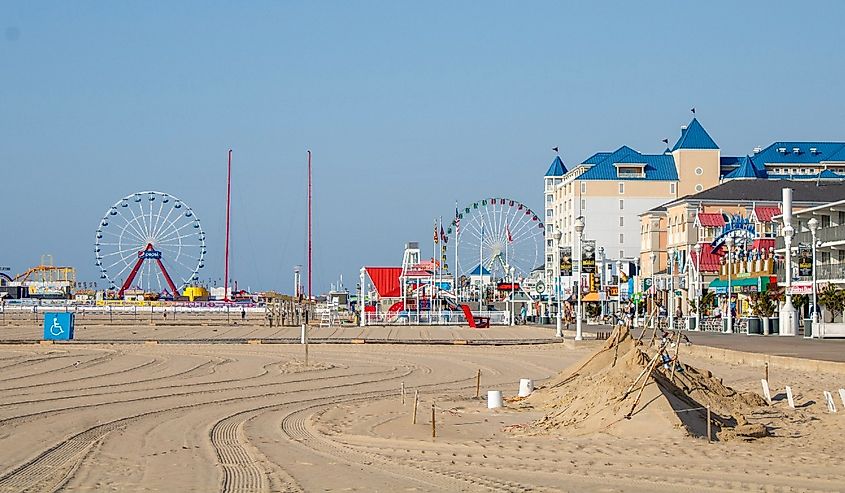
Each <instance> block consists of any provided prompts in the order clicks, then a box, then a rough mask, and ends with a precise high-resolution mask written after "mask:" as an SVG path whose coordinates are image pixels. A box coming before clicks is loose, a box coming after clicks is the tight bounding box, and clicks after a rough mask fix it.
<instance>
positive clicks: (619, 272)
mask: <svg viewBox="0 0 845 493" xmlns="http://www.w3.org/2000/svg"><path fill="white" fill-rule="evenodd" d="M616 311H618V312H621V311H622V261H621V260H617V261H616Z"/></svg>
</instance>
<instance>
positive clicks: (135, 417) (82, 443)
mask: <svg viewBox="0 0 845 493" xmlns="http://www.w3.org/2000/svg"><path fill="white" fill-rule="evenodd" d="M599 346H600V343H595V342H591V343H585V344H583V345H582V346H578V348H577V349H572V348H571V347H568V346H564V345H542V346H513V347H466V346H454V347H452V346H418V345H413V346H399V345H392V346H383V345H370V344H367V345H343V346H340V345H338V346H332V345H319V346H312V347H311V348H310V355H309V356H310V358H309V363H310V366H309V367H305V365H304V361H303V350H302V347H300V346H295V345H289V346H285V345H272V346H271V345H247V344H240V345H224V344H216V345H185V344H175V345H166V344H159V345H144V344H125V345H87V346H86V345H74V346H58V345H57V346H38V345H9V346H2V347H0V491H58V490H62V491H203V492H209V491H231V492H246V491H529V490H531V491H667V492H668V491H673V492H675V491H842V490H845V464H843V454H842V453H841V450H842V443H843V439H845V433H843V431H842V426H843V425H845V421H843V420H844V419H845V412H840V413H839V414H836V415H831V414H828V413H827V412H826V408H825V406H824V405H823V402H822V401H821V396H822V390H831V391H834V392H835V391H836V389H838V388H839V387H843V386H845V375H843V374H837V373H824V372H814V373H812V374H810V373H806V372H799V371H791V370H790V371H786V370H780V369H779V368H777V367H770V369H769V371H770V381H771V385H772V389H773V393H774V394H775V402H774V403H773V405H772V406H765V407H763V408H762V411H760V410H750V411H749V412H747V417H748V421H749V422H752V423H764V424H765V425H766V426H769V427H771V433H772V435H773V436H771V437H768V438H763V439H757V440H753V441H750V442H746V441H743V440H726V441H719V442H715V443H711V444H708V443H707V442H706V440H704V439H703V438H696V437H695V436H694V435H693V436H690V435H689V434H686V433H679V431H682V430H680V429H679V428H672V427H671V426H669V427H668V428H667V427H665V426H662V425H659V424H653V423H652V421H656V420H648V421H647V422H648V423H649V424H648V425H646V424H644V423H643V422H644V421H646V420H639V421H638V420H636V419H632V420H630V423H640V426H642V428H641V429H640V433H634V432H633V431H635V430H624V431H619V430H618V429H617V430H614V429H613V428H612V427H608V428H606V429H593V427H588V428H589V429H584V430H580V431H579V432H578V433H571V432H570V430H563V429H562V428H561V427H556V428H554V429H552V428H550V429H548V430H545V431H543V432H542V433H529V432H527V431H530V428H531V427H532V424H534V423H537V422H538V421H540V420H542V419H543V418H544V417H545V416H548V414H549V412H550V409H549V408H546V407H544V406H542V405H539V402H538V403H533V401H532V399H527V400H525V401H523V402H513V403H509V404H508V405H507V406H506V408H504V409H500V410H492V411H491V410H488V409H486V403H485V402H484V401H483V400H480V399H475V397H474V396H475V375H476V371H477V370H478V369H479V368H480V369H481V370H482V385H481V394H482V396H483V395H484V394H485V393H486V390H488V389H500V390H503V391H504V392H505V395H506V396H508V397H513V396H515V395H516V392H517V388H518V382H519V379H520V378H532V379H534V380H535V382H536V383H537V385H538V387H541V386H543V385H548V384H550V383H552V382H554V379H555V378H558V375H559V374H560V372H561V371H563V370H564V369H566V368H568V367H571V365H573V364H575V363H576V362H578V361H580V360H583V358H585V357H586V356H587V355H589V354H590V353H591V352H593V351H595V350H596V349H598V348H599ZM684 362H685V363H686V364H689V365H692V366H694V367H697V368H699V369H700V370H701V371H711V372H712V375H713V377H714V378H716V379H718V378H722V379H723V382H724V384H725V385H727V386H730V387H732V388H734V389H736V390H737V391H739V392H755V393H759V392H760V390H759V386H760V382H759V379H760V378H761V377H762V375H761V371H762V370H761V369H760V368H748V367H740V366H736V365H729V364H724V363H718V362H714V361H712V360H709V359H708V360H707V361H695V360H693V359H692V358H689V361H684ZM702 369H706V370H702ZM402 382H404V383H405V388H406V392H407V393H406V402H405V404H404V405H403V404H402V402H401V396H400V395H399V392H400V386H401V383H402ZM784 385H791V386H792V388H793V390H794V391H795V393H796V399H797V401H798V402H797V404H798V406H799V409H797V410H791V409H789V408H788V407H787V405H786V400H785V397H784V396H783V386H784ZM414 390H418V391H419V392H420V396H421V402H420V405H419V408H418V423H417V424H416V425H412V424H411V418H412V409H411V408H412V400H413V394H414ZM585 392H590V390H589V389H585ZM538 395H539V394H538ZM432 403H435V405H436V411H435V414H436V420H437V437H436V438H432V437H431V405H432ZM840 407H841V406H840ZM644 416H646V414H643V415H642V417H644ZM563 428H565V427H563ZM667 430H668V431H667Z"/></svg>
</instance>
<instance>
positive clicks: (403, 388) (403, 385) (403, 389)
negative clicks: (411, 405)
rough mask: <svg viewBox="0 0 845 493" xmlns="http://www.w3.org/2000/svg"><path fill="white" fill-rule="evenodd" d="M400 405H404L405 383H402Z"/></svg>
mask: <svg viewBox="0 0 845 493" xmlns="http://www.w3.org/2000/svg"><path fill="white" fill-rule="evenodd" d="M402 405H403V406H404V405H405V382H402Z"/></svg>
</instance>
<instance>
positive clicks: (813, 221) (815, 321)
mask: <svg viewBox="0 0 845 493" xmlns="http://www.w3.org/2000/svg"><path fill="white" fill-rule="evenodd" d="M807 225H808V226H809V227H810V235H811V236H812V238H813V247H812V248H813V314H812V315H811V316H810V320H812V321H813V322H812V323H813V331H814V332H816V333H817V334H818V337H819V339H821V332H819V325H818V323H819V320H818V315H817V313H818V309H817V308H816V303H817V300H816V230H818V229H819V220H818V219H816V218H815V217H813V218H810V221H809V223H808V224H807Z"/></svg>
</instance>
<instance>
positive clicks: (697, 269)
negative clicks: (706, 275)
mask: <svg viewBox="0 0 845 493" xmlns="http://www.w3.org/2000/svg"><path fill="white" fill-rule="evenodd" d="M693 248H694V249H695V330H701V326H700V325H699V324H700V323H701V243H696V244H695V246H694V247H693Z"/></svg>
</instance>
